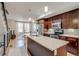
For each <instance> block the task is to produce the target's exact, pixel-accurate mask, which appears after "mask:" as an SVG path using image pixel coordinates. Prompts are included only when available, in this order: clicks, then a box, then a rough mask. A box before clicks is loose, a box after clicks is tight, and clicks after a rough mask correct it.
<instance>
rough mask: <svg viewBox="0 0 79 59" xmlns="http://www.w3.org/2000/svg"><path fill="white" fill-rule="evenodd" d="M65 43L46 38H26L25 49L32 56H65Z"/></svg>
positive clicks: (39, 36)
mask: <svg viewBox="0 0 79 59" xmlns="http://www.w3.org/2000/svg"><path fill="white" fill-rule="evenodd" d="M67 44H68V42H67V41H63V40H59V39H55V38H50V37H46V36H41V35H38V36H27V49H28V51H29V52H30V54H31V55H32V56H55V55H56V56H66V55H67V49H66V45H67Z"/></svg>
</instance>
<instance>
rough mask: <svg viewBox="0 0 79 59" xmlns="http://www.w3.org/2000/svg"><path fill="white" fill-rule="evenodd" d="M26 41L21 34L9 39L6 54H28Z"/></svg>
mask: <svg viewBox="0 0 79 59" xmlns="http://www.w3.org/2000/svg"><path fill="white" fill-rule="evenodd" d="M26 48H27V46H26V43H24V37H23V35H21V36H19V37H17V38H16V39H14V40H11V42H10V44H9V51H8V54H7V55H8V56H28V52H27V49H26Z"/></svg>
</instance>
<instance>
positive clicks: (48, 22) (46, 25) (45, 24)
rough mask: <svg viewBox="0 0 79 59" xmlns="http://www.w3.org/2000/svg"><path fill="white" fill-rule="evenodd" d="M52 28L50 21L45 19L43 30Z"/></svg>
mask: <svg viewBox="0 0 79 59" xmlns="http://www.w3.org/2000/svg"><path fill="white" fill-rule="evenodd" d="M51 27H52V20H51V19H50V18H49V19H46V20H44V28H45V29H49V28H51Z"/></svg>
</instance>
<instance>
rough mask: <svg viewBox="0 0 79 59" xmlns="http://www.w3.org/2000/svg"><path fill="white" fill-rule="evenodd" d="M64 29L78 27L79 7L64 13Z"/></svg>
mask: <svg viewBox="0 0 79 59" xmlns="http://www.w3.org/2000/svg"><path fill="white" fill-rule="evenodd" d="M62 27H63V29H69V28H72V29H78V9H76V10H73V11H70V12H66V13H63V14H62Z"/></svg>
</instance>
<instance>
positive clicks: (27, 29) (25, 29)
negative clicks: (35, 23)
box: [24, 23, 30, 32]
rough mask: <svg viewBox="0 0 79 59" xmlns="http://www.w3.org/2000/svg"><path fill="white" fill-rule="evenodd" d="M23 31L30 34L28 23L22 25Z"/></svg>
mask: <svg viewBox="0 0 79 59" xmlns="http://www.w3.org/2000/svg"><path fill="white" fill-rule="evenodd" d="M24 31H25V32H30V23H25V24H24Z"/></svg>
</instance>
